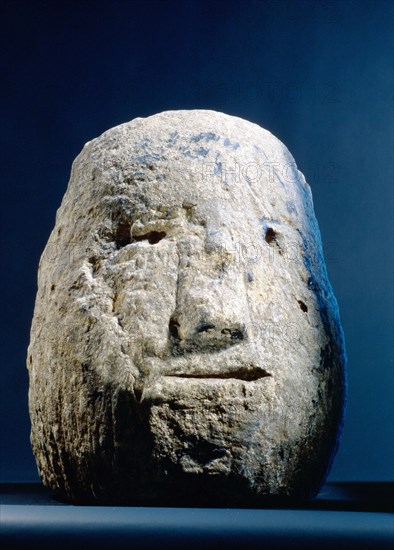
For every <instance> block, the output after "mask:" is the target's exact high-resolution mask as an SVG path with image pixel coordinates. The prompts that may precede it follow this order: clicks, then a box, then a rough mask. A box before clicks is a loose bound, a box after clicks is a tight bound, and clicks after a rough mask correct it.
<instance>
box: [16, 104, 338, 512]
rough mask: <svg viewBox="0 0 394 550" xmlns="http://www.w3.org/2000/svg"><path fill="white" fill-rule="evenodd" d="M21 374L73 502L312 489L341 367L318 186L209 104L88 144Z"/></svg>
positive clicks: (253, 498) (43, 446)
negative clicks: (316, 201)
mask: <svg viewBox="0 0 394 550" xmlns="http://www.w3.org/2000/svg"><path fill="white" fill-rule="evenodd" d="M27 363H28V368H29V375H30V389H29V408H30V415H31V421H32V432H31V440H32V446H33V451H34V454H35V457H36V460H37V464H38V467H39V471H40V475H41V477H42V479H43V482H44V483H45V484H46V485H47V486H48V487H50V488H51V489H53V490H54V491H55V492H56V493H57V494H58V495H60V496H61V497H63V498H67V499H69V500H72V501H73V502H92V503H94V502H100V503H106V502H108V503H114V504H116V503H119V504H124V503H130V504H131V503H160V502H170V503H173V504H176V503H191V504H193V503H194V504H197V503H199V502H200V503H203V502H204V501H205V502H206V503H208V504H215V503H217V504H223V505H226V504H227V505H231V504H241V503H242V504H250V503H258V502H261V501H262V500H264V499H265V498H283V497H286V498H300V497H301V498H309V497H311V496H313V495H314V494H316V492H317V491H318V489H319V487H320V485H321V483H322V481H323V480H324V477H325V475H326V473H327V471H328V469H329V467H330V464H331V461H332V458H333V456H334V454H335V451H336V448H337V444H338V437H339V433H340V430H341V426H342V422H343V410H344V402H345V398H346V380H345V366H346V365H345V364H346V355H345V347H344V338H343V333H342V329H341V325H340V320H339V313H338V307H337V303H336V300H335V296H334V294H333V291H332V288H331V286H330V283H329V280H328V277H327V273H326V268H325V264H324V258H323V254H322V245H321V239H320V233H319V229H318V225H317V221H316V218H315V216H314V212H313V204H312V196H311V191H310V188H309V186H308V184H307V183H306V182H305V179H304V177H303V175H302V174H301V173H300V172H299V171H298V169H297V167H296V165H295V162H294V159H293V158H292V157H291V155H290V153H289V152H288V151H287V149H286V148H285V146H284V145H283V144H282V143H281V142H280V141H279V140H277V139H276V138H275V137H274V136H272V134H270V133H269V132H267V131H266V130H263V129H262V128H260V127H258V126H257V125H255V124H252V123H250V122H247V121H244V120H242V119H239V118H236V117H232V116H228V115H224V114H222V113H215V112H213V111H198V110H196V111H170V112H165V113H161V114H158V115H155V116H152V117H149V118H147V119H135V120H134V121H131V122H130V123H127V124H123V125H121V126H118V127H116V128H113V129H111V130H109V131H108V132H105V133H104V134H103V135H102V136H100V137H99V138H97V139H95V140H93V141H92V142H89V143H88V144H86V145H85V147H84V149H83V151H82V152H81V154H80V155H79V156H78V157H77V159H76V160H75V162H74V164H73V169H72V174H71V179H70V183H69V186H68V189H67V192H66V194H65V196H64V198H63V201H62V204H61V206H60V208H59V210H58V213H57V217H56V225H55V228H54V229H53V231H52V233H51V235H50V238H49V241H48V243H47V246H46V248H45V250H44V252H43V255H42V257H41V260H40V266H39V275H38V292H37V298H36V304H35V311H34V317H33V322H32V330H31V340H30V345H29V350H28V360H27Z"/></svg>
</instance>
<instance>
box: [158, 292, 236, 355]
mask: <svg viewBox="0 0 394 550" xmlns="http://www.w3.org/2000/svg"><path fill="white" fill-rule="evenodd" d="M224 291H225V292H224ZM243 305H244V304H243V301H242V300H241V299H240V295H239V293H237V292H236V289H230V288H227V289H223V288H219V289H218V288H215V286H214V283H213V286H212V287H211V288H210V289H209V291H208V290H207V289H206V288H205V289H204V292H201V290H200V291H198V290H197V289H196V288H195V287H193V288H192V289H188V290H187V291H184V292H182V293H178V304H177V307H176V309H175V311H174V313H173V314H172V316H171V318H170V320H169V325H168V332H169V338H170V342H171V344H172V347H173V351H174V352H182V351H183V352H187V351H188V352H193V351H200V352H204V351H215V350H220V349H223V348H226V347H229V346H232V345H234V344H239V343H240V342H241V341H243V340H245V339H246V338H247V334H246V329H245V326H246V323H245V322H244V319H243V315H244V312H245V311H246V310H247V307H246V304H245V305H244V307H243Z"/></svg>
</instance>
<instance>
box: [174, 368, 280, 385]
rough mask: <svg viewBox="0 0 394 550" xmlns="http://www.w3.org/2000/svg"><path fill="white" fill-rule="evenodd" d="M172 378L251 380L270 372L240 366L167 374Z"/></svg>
mask: <svg viewBox="0 0 394 550" xmlns="http://www.w3.org/2000/svg"><path fill="white" fill-rule="evenodd" d="M166 376H171V377H173V378H198V379H203V380H204V379H211V380H229V379H231V378H233V379H235V380H243V381H245V382H253V381H255V380H260V378H266V377H267V376H272V374H271V373H269V372H267V371H266V370H264V369H261V368H259V367H240V368H239V369H236V370H232V371H225V372H217V373H210V372H208V373H184V374H175V373H174V374H167V375H166Z"/></svg>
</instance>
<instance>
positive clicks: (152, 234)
mask: <svg viewBox="0 0 394 550" xmlns="http://www.w3.org/2000/svg"><path fill="white" fill-rule="evenodd" d="M166 235H167V233H166V232H165V231H149V233H145V235H137V236H135V237H133V238H132V240H131V242H136V241H148V243H149V244H157V243H158V242H159V241H161V240H162V239H164V237H165V236H166Z"/></svg>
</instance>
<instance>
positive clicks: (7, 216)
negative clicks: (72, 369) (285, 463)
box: [0, 0, 394, 481]
mask: <svg viewBox="0 0 394 550" xmlns="http://www.w3.org/2000/svg"><path fill="white" fill-rule="evenodd" d="M1 9H2V29H1V33H0V40H1V45H2V51H3V58H2V71H1V74H2V87H1V94H2V101H1V110H2V112H1V130H2V132H1V135H2V138H1V139H2V161H1V180H0V182H1V222H2V240H1V246H2V250H1V256H0V257H1V262H2V270H1V282H2V293H1V297H2V304H1V306H2V315H1V323H2V327H1V331H0V334H1V335H2V344H1V369H2V370H1V401H0V406H1V410H0V423H1V426H0V428H1V446H2V456H1V480H2V481H33V480H37V479H38V478H37V473H36V468H35V463H34V459H33V456H32V453H31V450H30V444H29V429H30V426H29V417H28V410H27V388H28V376H27V370H26V366H25V361H26V350H27V345H28V340H29V330H30V322H31V318H32V314H33V306H34V299H35V293H36V288H37V287H36V278H37V267H38V260H39V257H40V254H41V252H42V250H43V248H44V246H45V243H46V241H47V239H48V236H49V233H50V231H51V229H52V227H53V225H54V221H55V213H56V209H57V208H58V206H59V205H60V201H61V198H62V196H63V194H64V192H65V190H66V186H67V182H68V177H69V173H70V168H71V163H72V161H73V159H74V158H75V156H76V155H77V154H78V153H79V151H80V150H81V148H82V146H83V144H84V143H85V142H86V141H88V140H90V139H92V138H94V137H96V136H98V135H99V134H100V133H102V132H103V131H105V130H106V129H108V128H110V127H112V126H115V125H117V124H120V123H122V122H126V121H128V120H131V119H133V118H135V117H137V116H142V117H143V116H149V115H151V114H154V113H157V112H160V111H163V110H168V109H192V108H207V109H214V110H218V111H223V112H225V113H229V114H233V115H237V116H240V117H243V118H245V119H248V120H250V121H253V122H256V123H258V124H260V125H261V126H263V127H265V128H267V129H268V130H270V131H271V132H273V133H274V134H275V135H276V136H277V137H279V139H281V140H282V141H283V142H284V143H285V144H286V145H287V147H288V148H289V149H290V151H291V152H292V154H293V155H294V157H295V159H296V162H297V164H298V166H299V168H300V170H301V171H302V172H304V174H305V176H306V179H307V181H308V182H309V183H310V185H311V187H312V192H313V196H314V203H315V211H316V215H317V218H318V221H319V224H320V229H321V233H322V238H323V242H324V247H325V253H326V261H327V267H328V272H329V276H330V280H331V283H332V285H333V287H334V291H335V294H336V296H337V299H338V302H339V306H340V312H341V319H342V323H343V328H344V331H345V336H346V343H347V352H348V359H349V365H348V369H349V402H348V409H347V416H346V423H345V428H344V432H343V438H342V443H341V446H340V450H339V452H338V455H337V458H336V460H335V463H334V467H333V469H332V472H331V475H330V478H329V479H330V480H336V481H342V480H347V481H352V480H381V481H384V480H390V479H392V478H393V464H394V458H393V455H394V452H393V441H394V437H393V393H394V391H393V390H394V387H393V353H392V349H393V285H392V282H393V281H392V271H393V242H392V240H393V209H392V205H393V124H392V121H393V65H392V61H393V60H392V48H393V31H392V24H393V4H392V3H391V1H386V0H375V1H351V0H349V1H338V2H335V1H334V2H325V1H319V0H316V1H314V0H307V1H299V0H289V1H287V0H283V1H267V2H266V1H263V0H260V1H256V0H239V1H216V2H215V1H213V0H211V1H205V0H201V1H193V0H189V1H184V2H181V1H175V0H174V1H163V0H158V1H153V0H146V1H144V2H142V1H134V2H132V1H129V2H127V1H111V2H100V1H98V0H97V1H87V0H82V1H79V2H77V1H67V2H62V1H55V0H53V1H47V2H45V1H37V0H36V1H23V2H22V1H18V0H15V1H2V2H1Z"/></svg>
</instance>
